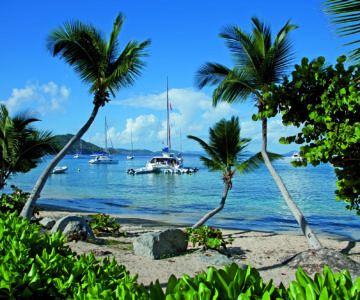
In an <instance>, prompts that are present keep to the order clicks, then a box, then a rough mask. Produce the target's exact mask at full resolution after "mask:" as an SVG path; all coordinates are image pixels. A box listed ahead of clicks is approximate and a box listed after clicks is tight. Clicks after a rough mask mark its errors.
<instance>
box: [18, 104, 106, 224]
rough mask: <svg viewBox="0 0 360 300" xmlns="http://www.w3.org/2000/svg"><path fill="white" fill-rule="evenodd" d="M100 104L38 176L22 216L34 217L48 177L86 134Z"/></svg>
mask: <svg viewBox="0 0 360 300" xmlns="http://www.w3.org/2000/svg"><path fill="white" fill-rule="evenodd" d="M99 107H100V105H95V106H94V109H93V111H92V113H91V116H90V118H89V120H88V121H87V122H86V123H85V125H84V126H83V127H81V129H80V130H79V131H78V132H77V134H75V135H74V136H73V137H72V138H71V139H70V141H69V142H68V143H67V144H66V145H65V146H64V148H62V149H61V150H60V152H59V153H58V154H57V155H56V156H55V157H54V158H53V159H52V160H51V162H50V163H49V164H48V165H47V167H46V168H45V170H44V171H43V172H42V174H41V175H40V177H39V178H38V180H37V182H36V184H35V186H34V188H33V190H32V192H31V194H30V197H29V199H28V200H27V201H26V203H25V206H24V208H23V210H22V211H21V216H23V217H24V218H25V217H26V218H28V219H29V220H30V218H31V217H32V214H33V210H34V207H35V203H36V200H37V199H38V198H39V196H40V193H41V191H42V189H43V188H44V186H45V183H46V181H47V179H48V178H49V176H50V174H51V172H52V170H53V169H54V168H55V167H56V166H57V164H58V163H59V162H60V161H61V160H62V159H63V158H64V156H65V155H66V153H67V152H68V151H69V150H70V148H71V147H72V146H73V145H74V144H75V143H76V142H77V141H78V140H79V139H80V138H81V137H82V136H83V135H84V134H85V132H86V131H87V130H88V129H89V128H90V126H91V124H92V123H93V121H94V119H95V117H96V115H97V113H98V110H99Z"/></svg>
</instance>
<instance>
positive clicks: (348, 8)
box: [322, 0, 360, 60]
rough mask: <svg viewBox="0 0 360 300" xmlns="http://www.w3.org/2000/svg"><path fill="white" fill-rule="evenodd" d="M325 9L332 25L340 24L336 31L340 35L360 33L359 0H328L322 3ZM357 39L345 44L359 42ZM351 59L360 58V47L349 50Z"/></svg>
mask: <svg viewBox="0 0 360 300" xmlns="http://www.w3.org/2000/svg"><path fill="white" fill-rule="evenodd" d="M322 6H323V7H324V11H325V13H326V14H327V15H329V18H330V22H331V24H332V25H335V26H338V27H337V28H336V29H335V31H336V32H337V34H338V36H339V37H344V36H348V35H354V34H359V32H360V3H359V1H358V0H328V1H325V2H323V3H322ZM359 42H360V40H358V39H357V40H356V41H353V42H350V43H347V44H345V45H344V46H349V45H353V44H358V43H359ZM349 54H351V55H350V59H352V60H359V59H360V48H357V49H355V50H352V51H350V52H349Z"/></svg>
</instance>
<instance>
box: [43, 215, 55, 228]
mask: <svg viewBox="0 0 360 300" xmlns="http://www.w3.org/2000/svg"><path fill="white" fill-rule="evenodd" d="M39 223H40V225H42V227H44V228H46V229H51V228H53V227H54V225H55V223H56V219H53V218H49V217H45V218H43V219H42V220H40V221H39Z"/></svg>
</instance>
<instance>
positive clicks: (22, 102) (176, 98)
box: [0, 0, 348, 153]
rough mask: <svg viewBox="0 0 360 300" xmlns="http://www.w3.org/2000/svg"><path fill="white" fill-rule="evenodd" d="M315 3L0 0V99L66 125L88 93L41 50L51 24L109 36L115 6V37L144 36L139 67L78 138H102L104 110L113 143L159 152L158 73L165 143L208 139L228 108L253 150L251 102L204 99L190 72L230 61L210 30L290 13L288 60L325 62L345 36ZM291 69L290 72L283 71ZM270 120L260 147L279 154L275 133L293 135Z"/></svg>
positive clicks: (47, 125)
mask: <svg viewBox="0 0 360 300" xmlns="http://www.w3.org/2000/svg"><path fill="white" fill-rule="evenodd" d="M321 2H322V1H311V0H307V1H289V0H274V1H268V0H261V1H260V0H253V1H240V0H237V1H235V0H234V1H233V0H222V1H213V0H207V1H204V0H198V1H194V0H193V1H188V0H183V1H164V0H153V1H148V0H147V1H145V0H141V1H138V0H132V1H128V0H117V1H112V0H108V1H103V2H100V1H92V0H87V1H82V0H77V1H74V0H73V1H68V0H63V1H37V0H33V1H16V0H15V1H12V2H10V1H3V2H2V3H1V5H0V7H1V9H0V25H1V26H0V36H1V47H0V62H1V63H0V66H1V72H0V82H1V88H0V102H1V103H4V104H6V105H7V107H8V109H9V110H10V112H11V114H14V113H16V112H19V111H24V110H28V111H31V112H33V113H34V114H35V115H36V116H37V117H38V118H39V119H41V120H42V121H41V122H39V123H38V124H37V128H39V129H48V130H51V131H52V132H53V133H54V134H66V133H73V134H74V133H75V132H77V131H78V130H79V129H80V127H81V126H82V125H83V124H84V123H85V122H86V120H87V119H88V117H89V116H90V113H91V110H92V107H93V105H92V95H90V94H89V93H88V87H87V86H85V85H84V84H83V83H81V81H80V79H79V77H78V75H77V74H76V73H75V72H74V71H73V70H72V68H71V67H69V66H68V65H67V64H65V62H64V61H62V60H60V59H59V58H56V57H55V58H54V57H52V56H51V55H50V53H49V52H48V51H47V49H46V45H45V44H46V43H45V40H46V37H47V35H48V34H49V33H50V31H51V30H52V29H54V28H56V27H58V26H59V25H62V24H63V23H64V22H65V21H68V20H81V21H84V22H89V23H91V24H93V25H94V26H95V27H97V28H98V29H100V30H102V31H103V32H104V34H105V35H106V36H107V37H108V35H109V34H110V32H111V30H112V23H113V21H114V20H115V18H116V16H117V14H118V13H119V12H123V13H124V15H125V16H126V17H127V18H126V21H125V23H124V26H123V29H122V32H121V34H120V42H122V44H123V45H125V44H126V43H127V42H128V41H129V40H137V41H144V40H146V39H149V38H150V39H151V45H150V47H149V48H148V53H149V56H148V57H147V58H145V61H146V63H147V66H146V67H145V69H144V71H143V74H142V76H141V77H140V78H139V79H138V80H137V81H136V83H135V85H134V86H132V87H129V88H126V89H123V90H120V91H119V92H118V94H117V95H116V97H115V98H114V99H112V100H111V102H110V103H109V104H107V105H106V106H105V107H104V108H101V109H100V111H99V114H98V116H97V118H96V120H95V122H94V123H93V125H92V127H91V128H90V130H89V131H88V132H87V133H86V134H85V135H84V137H83V138H84V139H85V140H86V141H90V142H93V143H95V144H98V145H99V146H103V145H104V118H105V117H106V118H107V121H108V126H109V134H110V136H111V139H112V143H113V145H114V147H117V148H130V132H131V131H132V136H133V143H134V148H136V149H150V150H160V149H161V147H162V143H163V142H165V141H166V137H165V134H166V130H165V127H166V77H168V78H169V96H170V101H171V104H172V107H173V110H172V112H171V130H172V145H173V148H175V149H179V144H180V132H181V136H182V148H183V151H190V150H200V149H199V147H198V145H197V144H196V143H195V142H194V141H192V140H188V139H187V138H186V135H188V134H191V135H195V136H198V137H200V138H203V139H207V136H208V129H209V127H210V126H213V125H214V124H215V123H216V122H217V121H219V120H220V119H221V118H230V117H231V116H232V115H237V116H239V118H240V121H241V124H242V136H243V137H249V138H252V139H253V141H252V142H251V144H250V148H249V150H250V151H253V152H257V151H259V150H260V143H261V136H260V123H258V122H253V121H252V120H251V115H252V114H253V113H254V112H255V111H256V110H255V108H254V107H253V105H252V103H251V102H249V103H248V104H241V105H240V104H239V105H228V104H224V103H222V104H220V105H219V106H218V107H217V108H213V107H212V105H211V94H212V90H213V89H212V88H205V89H203V90H198V89H196V87H195V85H194V75H195V73H196V71H197V70H198V68H199V67H200V66H201V65H202V64H204V63H205V62H208V61H211V62H219V63H222V64H224V65H227V66H228V67H231V66H232V60H231V57H230V53H229V50H228V49H227V48H226V46H225V44H224V41H223V40H222V39H221V38H219V37H218V34H219V33H220V32H221V30H222V28H224V27H225V26H227V25H236V26H238V27H240V28H242V29H244V30H247V31H248V30H250V28H251V27H250V25H251V19H250V18H251V17H253V16H258V17H259V18H261V19H263V20H264V21H265V22H266V23H268V24H271V27H272V32H273V34H274V35H275V34H276V33H277V32H278V31H279V30H280V28H281V27H282V26H283V25H284V24H285V23H286V21H287V20H289V19H291V22H292V23H294V24H296V25H298V26H299V28H298V29H296V30H294V31H292V32H291V33H290V38H291V40H292V42H293V45H294V51H295V60H294V64H295V63H299V62H300V60H301V58H302V57H304V56H306V57H309V58H310V59H312V58H316V57H318V56H320V55H322V56H325V58H326V60H327V61H328V62H329V63H331V64H334V63H335V61H336V58H337V57H338V56H339V55H341V54H344V53H345V52H346V51H347V50H348V49H346V48H344V47H340V46H341V45H342V44H344V43H345V42H346V40H345V39H336V38H334V35H333V34H332V32H331V29H332V28H331V27H330V26H329V23H328V21H327V18H326V16H325V15H324V14H323V12H322V11H321V7H320V4H321ZM290 71H291V70H290ZM293 132H294V128H285V127H283V126H282V125H281V121H280V120H279V119H273V120H271V121H270V122H269V137H268V141H269V146H268V147H269V150H271V151H274V152H278V153H285V152H288V151H289V150H293V149H296V148H297V146H296V145H290V146H284V145H280V144H279V143H278V139H279V137H280V136H282V135H284V133H285V134H286V133H289V134H291V133H293Z"/></svg>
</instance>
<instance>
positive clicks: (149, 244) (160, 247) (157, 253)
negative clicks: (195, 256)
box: [133, 229, 188, 259]
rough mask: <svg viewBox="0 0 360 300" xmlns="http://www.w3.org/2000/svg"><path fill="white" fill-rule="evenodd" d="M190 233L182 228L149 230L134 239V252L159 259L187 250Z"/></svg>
mask: <svg viewBox="0 0 360 300" xmlns="http://www.w3.org/2000/svg"><path fill="white" fill-rule="evenodd" d="M187 239H188V235H187V234H186V233H185V232H183V231H182V230H180V229H167V230H164V231H160V232H148V233H145V234H143V235H141V236H139V237H137V238H136V239H135V240H134V243H133V246H134V254H135V255H139V256H147V257H150V258H152V259H159V258H162V257H164V256H176V255H179V254H181V253H183V252H185V251H186V249H187V245H188V241H187Z"/></svg>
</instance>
